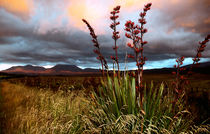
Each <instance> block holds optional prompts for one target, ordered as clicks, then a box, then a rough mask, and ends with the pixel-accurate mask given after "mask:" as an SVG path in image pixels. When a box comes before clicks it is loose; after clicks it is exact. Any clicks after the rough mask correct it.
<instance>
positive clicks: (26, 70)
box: [0, 62, 210, 75]
mask: <svg viewBox="0 0 210 134" xmlns="http://www.w3.org/2000/svg"><path fill="white" fill-rule="evenodd" d="M183 67H186V68H189V67H190V65H186V66H183ZM174 70H175V68H161V69H148V70H145V71H144V72H145V73H171V72H172V71H174ZM193 71H195V72H197V73H206V74H210V62H204V63H200V65H199V66H198V67H196V68H194V69H193ZM0 72H2V73H9V74H26V75H28V74H29V75H77V74H91V73H99V72H100V71H99V69H93V68H84V69H81V68H80V67H78V66H76V65H69V64H57V65H55V66H53V67H51V68H44V67H42V66H33V65H25V66H13V67H11V68H9V69H6V70H3V71H0Z"/></svg>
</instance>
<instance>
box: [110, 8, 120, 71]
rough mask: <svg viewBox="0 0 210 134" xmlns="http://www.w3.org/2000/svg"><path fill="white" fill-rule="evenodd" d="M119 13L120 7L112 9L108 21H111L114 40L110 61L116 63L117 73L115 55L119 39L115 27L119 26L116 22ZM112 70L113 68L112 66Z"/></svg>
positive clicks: (117, 62) (116, 56)
mask: <svg viewBox="0 0 210 134" xmlns="http://www.w3.org/2000/svg"><path fill="white" fill-rule="evenodd" d="M119 12H120V6H116V7H115V8H113V11H111V16H110V19H111V20H112V21H113V22H112V24H111V25H110V28H111V29H112V30H113V35H112V38H113V39H114V47H113V50H114V51H115V56H111V59H112V60H113V61H114V62H116V64H117V69H118V73H119V70H120V67H119V61H118V60H119V59H118V53H117V49H118V46H117V40H118V39H119V38H120V36H119V31H117V29H116V26H117V25H119V24H120V22H117V18H119V16H118V15H117V14H118V13H119ZM113 69H114V66H113Z"/></svg>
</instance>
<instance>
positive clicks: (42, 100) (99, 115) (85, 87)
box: [0, 74, 210, 134]
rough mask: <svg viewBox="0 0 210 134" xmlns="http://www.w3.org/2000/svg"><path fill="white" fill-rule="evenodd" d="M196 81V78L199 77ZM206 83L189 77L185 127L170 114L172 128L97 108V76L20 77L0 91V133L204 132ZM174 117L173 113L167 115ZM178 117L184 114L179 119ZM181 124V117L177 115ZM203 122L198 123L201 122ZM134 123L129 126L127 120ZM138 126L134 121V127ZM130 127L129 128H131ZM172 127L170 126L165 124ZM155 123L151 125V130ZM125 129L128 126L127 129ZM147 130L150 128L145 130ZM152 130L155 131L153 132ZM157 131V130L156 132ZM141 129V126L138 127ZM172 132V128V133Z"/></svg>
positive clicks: (167, 78)
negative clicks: (113, 114) (115, 116)
mask: <svg viewBox="0 0 210 134" xmlns="http://www.w3.org/2000/svg"><path fill="white" fill-rule="evenodd" d="M198 79H199V80H198ZM144 80H145V82H147V83H150V82H151V80H153V81H154V84H157V85H158V83H160V82H162V81H164V82H165V83H170V81H172V80H173V76H172V75H170V74H162V75H151V74H147V75H145V77H144ZM209 83H210V79H209V76H208V75H200V74H199V75H195V76H194V77H193V78H191V84H190V85H189V91H188V92H187V96H188V98H186V99H187V101H188V102H187V105H189V107H187V109H188V110H189V111H190V112H191V114H192V115H190V116H189V117H195V118H194V120H192V119H193V118H191V119H190V118H189V117H188V116H186V115H185V116H186V117H188V118H186V119H184V120H183V125H186V124H188V122H189V125H191V127H189V126H188V127H189V129H186V130H182V129H181V127H180V128H178V127H177V129H175V128H176V127H175V126H180V125H182V124H181V123H180V124H179V123H178V122H177V121H178V118H177V119H176V120H175V118H171V122H172V123H171V124H174V125H172V126H173V127H172V128H174V129H172V128H171V127H169V128H170V129H171V130H167V129H166V128H165V127H164V128H160V129H159V128H155V127H156V126H155V125H154V124H153V125H152V124H151V125H149V126H148V123H145V127H144V131H142V132H141V131H140V130H141V128H139V126H140V125H141V123H142V120H139V119H142V117H141V116H140V115H136V116H134V115H122V116H120V117H119V118H110V119H109V118H108V117H110V115H109V116H107V114H106V113H104V112H103V108H101V107H99V106H97V103H96V102H94V101H95V98H94V97H95V96H94V95H93V93H92V91H93V90H98V86H100V79H99V77H61V76H51V77H46V76H45V77H44V76H43V77H22V78H14V79H9V80H4V81H2V82H1V86H0V87H1V90H0V102H1V103H0V120H1V130H0V132H1V133H5V134H6V133H7V134H8V133H21V134H22V133H40V134H41V133H58V134H60V133H128V132H129V133H149V132H151V133H171V134H172V133H181V132H183V133H209V128H210V127H209V120H208V118H209V113H208V111H209V109H208V108H209V88H210V87H209ZM172 117H173V116H172ZM182 118H183V117H182ZM179 119H180V120H179V121H180V122H182V120H181V118H179ZM203 121H205V122H204V123H203V124H201V123H202V122H203ZM132 122H133V123H134V124H136V125H134V124H133V125H134V126H135V127H134V128H132V129H131V128H130V127H129V123H132ZM150 123H151V122H150ZM138 124H139V125H138ZM133 125H132V126H133ZM169 126H171V125H169ZM152 127H154V128H152ZM128 128H129V129H128ZM150 129H151V130H150ZM152 129H154V132H153V131H152ZM156 129H157V130H156ZM142 130H143V129H142ZM175 130H176V131H175Z"/></svg>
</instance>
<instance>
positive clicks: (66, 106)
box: [1, 82, 89, 134]
mask: <svg viewBox="0 0 210 134" xmlns="http://www.w3.org/2000/svg"><path fill="white" fill-rule="evenodd" d="M78 94H79V95H78ZM1 95H2V96H3V103H2V104H3V105H2V109H3V111H4V112H3V115H4V117H3V119H4V124H3V126H2V127H3V133H7V134H8V133H36V134H39V133H40V134H41V133H69V131H72V130H71V128H72V123H73V120H74V121H75V120H76V118H77V116H78V115H80V114H83V115H84V114H86V113H87V112H88V110H87V108H88V107H87V105H89V101H88V100H87V99H86V98H85V97H84V94H83V92H82V91H77V92H67V93H66V92H65V93H64V92H63V91H58V92H56V93H54V92H52V91H50V90H45V91H44V90H37V89H30V88H26V87H24V86H22V85H14V84H10V83H7V82H4V83H2V90H1Z"/></svg>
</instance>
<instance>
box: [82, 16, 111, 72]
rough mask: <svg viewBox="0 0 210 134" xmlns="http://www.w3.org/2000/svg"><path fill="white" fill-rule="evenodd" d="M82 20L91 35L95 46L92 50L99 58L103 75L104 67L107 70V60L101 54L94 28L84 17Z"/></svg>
mask: <svg viewBox="0 0 210 134" xmlns="http://www.w3.org/2000/svg"><path fill="white" fill-rule="evenodd" d="M82 21H83V22H84V23H85V24H86V25H87V27H88V29H89V31H90V35H91V37H92V42H93V44H94V47H95V48H96V49H94V50H93V51H94V53H96V54H97V55H98V57H97V59H98V60H100V62H101V68H102V74H103V76H104V69H106V70H107V69H108V65H107V62H106V60H105V58H104V56H103V55H102V54H101V50H100V45H99V43H98V39H97V36H96V34H95V32H94V29H93V28H92V27H91V26H90V24H89V23H88V22H87V21H86V20H85V19H82Z"/></svg>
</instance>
